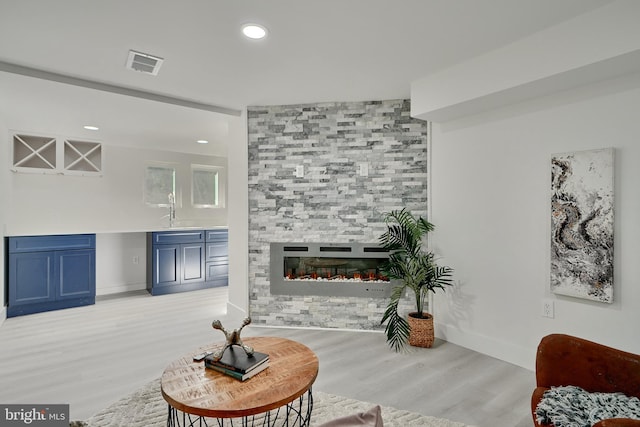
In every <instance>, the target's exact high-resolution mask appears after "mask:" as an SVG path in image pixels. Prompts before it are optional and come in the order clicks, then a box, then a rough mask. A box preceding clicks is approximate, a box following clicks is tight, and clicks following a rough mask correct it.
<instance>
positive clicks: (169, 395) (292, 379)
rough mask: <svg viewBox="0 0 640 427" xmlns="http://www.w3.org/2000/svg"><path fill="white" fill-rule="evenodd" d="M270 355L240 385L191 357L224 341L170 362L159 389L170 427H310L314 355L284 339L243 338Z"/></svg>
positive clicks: (315, 364)
mask: <svg viewBox="0 0 640 427" xmlns="http://www.w3.org/2000/svg"><path fill="white" fill-rule="evenodd" d="M243 341H244V343H245V344H247V345H250V346H252V347H253V348H254V349H255V350H256V351H259V352H262V353H266V354H268V355H269V367H268V368H267V369H265V370H264V371H262V372H260V373H258V374H256V375H255V376H254V377H253V378H250V379H248V380H246V381H244V382H242V381H239V380H236V379H234V378H231V377H229V376H227V375H225V374H222V373H220V372H217V371H214V370H212V369H207V368H205V367H204V362H194V361H193V355H194V354H197V353H201V352H203V351H214V350H216V349H219V348H221V347H222V346H223V344H224V343H222V342H221V343H218V344H213V345H210V346H205V347H202V348H200V349H198V350H195V351H194V352H193V353H189V354H187V355H185V356H183V357H181V358H180V359H178V360H175V361H174V362H172V363H171V364H170V365H169V366H168V367H167V368H166V369H165V371H164V373H163V374H162V379H161V390H162V396H163V397H164V400H166V401H167V403H168V404H169V413H168V417H167V425H168V426H195V425H203V426H206V425H217V426H223V425H225V424H224V423H225V421H228V422H229V425H242V426H250V425H275V424H276V423H282V422H283V420H287V419H291V420H292V421H288V424H285V425H297V426H301V427H302V426H308V425H309V419H310V417H311V410H312V409H313V396H312V394H311V386H312V385H313V382H314V381H315V379H316V377H317V376H318V357H317V356H316V355H315V353H314V352H313V351H311V350H310V349H309V348H308V347H307V346H305V345H303V344H300V343H298V342H296V341H291V340H288V339H286V338H276V337H252V338H243Z"/></svg>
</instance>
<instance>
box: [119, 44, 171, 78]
mask: <svg viewBox="0 0 640 427" xmlns="http://www.w3.org/2000/svg"><path fill="white" fill-rule="evenodd" d="M162 61H164V60H163V59H162V58H160V57H158V56H153V55H149V54H148V53H142V52H136V51H135V50H130V51H129V58H128V59H127V68H128V69H130V70H133V71H140V72H142V73H145V74H151V75H154V76H155V75H157V74H158V71H159V70H160V65H162Z"/></svg>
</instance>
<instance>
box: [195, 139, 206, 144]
mask: <svg viewBox="0 0 640 427" xmlns="http://www.w3.org/2000/svg"><path fill="white" fill-rule="evenodd" d="M196 142H197V143H198V144H208V143H209V141H207V140H206V139H199V140H197V141H196Z"/></svg>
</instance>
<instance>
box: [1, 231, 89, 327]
mask: <svg viewBox="0 0 640 427" xmlns="http://www.w3.org/2000/svg"><path fill="white" fill-rule="evenodd" d="M6 242H7V249H8V250H7V261H8V262H7V278H8V292H7V293H8V303H9V304H8V306H7V317H14V316H20V315H23V314H31V313H38V312H42V311H50V310H58V309H62V308H69V307H77V306H81V305H89V304H95V297H96V253H95V234H73V235H55V236H21V237H8V238H6Z"/></svg>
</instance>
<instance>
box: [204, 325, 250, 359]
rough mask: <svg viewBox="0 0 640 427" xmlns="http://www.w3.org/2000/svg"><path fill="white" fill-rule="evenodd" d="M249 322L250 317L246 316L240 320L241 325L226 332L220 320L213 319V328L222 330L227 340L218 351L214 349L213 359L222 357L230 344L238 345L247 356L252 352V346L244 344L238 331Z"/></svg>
mask: <svg viewBox="0 0 640 427" xmlns="http://www.w3.org/2000/svg"><path fill="white" fill-rule="evenodd" d="M249 323H251V318H250V317H247V318H246V319H244V320H243V321H242V326H240V328H238V329H234V330H233V331H232V332H228V331H227V330H226V329H225V328H224V326H222V322H220V321H219V320H214V321H213V323H212V324H211V326H213V329H219V330H221V331H222V333H223V334H224V336H225V338H226V340H227V342H226V343H225V345H224V347H223V348H222V349H220V350H218V351H215V352H214V353H213V355H212V356H213V360H214V361H216V362H217V361H218V360H220V359H221V358H222V355H223V354H224V352H225V351H226V350H227V349H228V348H229V347H231V346H232V345H237V346H240V347H241V348H242V349H243V350H244V351H245V353H247V355H248V356H251V355H252V354H253V347H249V346H248V345H244V344H243V343H242V339H241V338H240V332H242V328H244V327H245V326H247V325H248V324H249Z"/></svg>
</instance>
